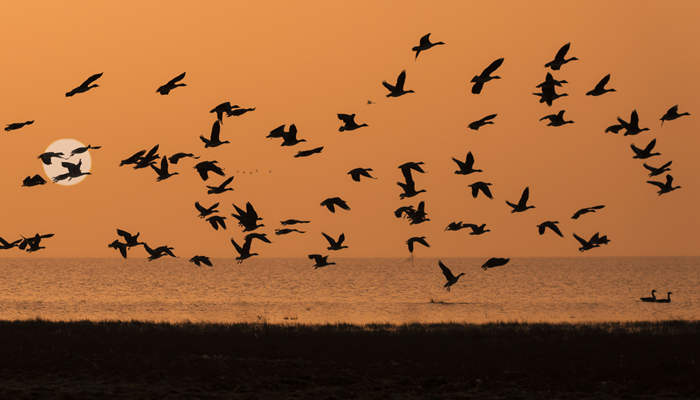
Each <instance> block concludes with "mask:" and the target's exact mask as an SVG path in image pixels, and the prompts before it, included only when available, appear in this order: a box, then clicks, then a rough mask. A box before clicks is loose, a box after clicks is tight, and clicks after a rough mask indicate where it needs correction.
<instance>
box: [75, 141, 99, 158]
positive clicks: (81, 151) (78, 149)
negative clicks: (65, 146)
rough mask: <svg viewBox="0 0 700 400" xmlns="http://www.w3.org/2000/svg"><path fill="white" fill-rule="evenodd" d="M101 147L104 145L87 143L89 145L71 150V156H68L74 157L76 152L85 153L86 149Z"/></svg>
mask: <svg viewBox="0 0 700 400" xmlns="http://www.w3.org/2000/svg"><path fill="white" fill-rule="evenodd" d="M101 148H102V146H93V145H91V144H89V145H87V146H82V147H78V148H76V149H73V150H72V151H71V152H70V156H68V157H73V156H74V155H76V154H83V153H85V152H86V151H88V150H90V149H93V150H99V149H101Z"/></svg>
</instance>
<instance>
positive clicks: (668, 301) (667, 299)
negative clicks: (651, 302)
mask: <svg viewBox="0 0 700 400" xmlns="http://www.w3.org/2000/svg"><path fill="white" fill-rule="evenodd" d="M672 294H673V292H667V293H666V298H665V299H658V300H656V302H657V303H670V302H671V295H672Z"/></svg>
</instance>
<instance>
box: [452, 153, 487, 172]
mask: <svg viewBox="0 0 700 400" xmlns="http://www.w3.org/2000/svg"><path fill="white" fill-rule="evenodd" d="M452 161H454V162H455V163H457V167H459V169H458V170H456V171H455V174H457V175H469V174H472V173H475V172H484V171H482V170H480V169H474V155H473V154H472V152H471V151H470V152H469V153H467V157H466V158H465V159H464V161H461V160H458V159H456V158H454V157H452Z"/></svg>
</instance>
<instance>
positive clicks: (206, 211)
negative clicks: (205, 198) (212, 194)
mask: <svg viewBox="0 0 700 400" xmlns="http://www.w3.org/2000/svg"><path fill="white" fill-rule="evenodd" d="M194 207H195V208H196V209H197V211H199V218H206V217H208V216H209V215H211V214H214V213H218V212H219V210H217V209H216V208H217V207H219V203H214V204H213V205H211V206H210V207H204V206H203V205H201V204H199V202H198V201H196V202H195V203H194Z"/></svg>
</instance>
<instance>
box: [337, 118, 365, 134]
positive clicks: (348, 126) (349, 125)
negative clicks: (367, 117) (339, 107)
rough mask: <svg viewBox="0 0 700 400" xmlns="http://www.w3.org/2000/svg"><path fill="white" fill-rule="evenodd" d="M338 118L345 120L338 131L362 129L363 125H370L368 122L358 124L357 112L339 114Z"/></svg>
mask: <svg viewBox="0 0 700 400" xmlns="http://www.w3.org/2000/svg"><path fill="white" fill-rule="evenodd" d="M338 119H339V120H341V121H343V124H344V125H343V126H341V127H340V128H338V131H340V132H343V131H354V130H355V129H360V128H362V127H363V126H369V125H367V124H360V125H358V124H357V122H355V114H338Z"/></svg>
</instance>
